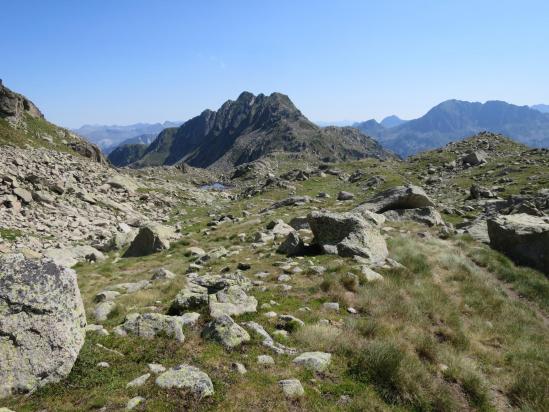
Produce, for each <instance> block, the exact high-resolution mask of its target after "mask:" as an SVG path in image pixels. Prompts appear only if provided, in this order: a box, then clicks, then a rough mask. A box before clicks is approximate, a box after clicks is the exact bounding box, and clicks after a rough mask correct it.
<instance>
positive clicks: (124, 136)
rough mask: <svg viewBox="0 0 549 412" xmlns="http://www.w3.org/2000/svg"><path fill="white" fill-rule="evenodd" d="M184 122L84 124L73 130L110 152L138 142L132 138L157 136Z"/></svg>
mask: <svg viewBox="0 0 549 412" xmlns="http://www.w3.org/2000/svg"><path fill="white" fill-rule="evenodd" d="M182 123H183V122H171V121H165V122H164V123H136V124H131V125H127V126H118V125H84V126H82V127H79V128H78V129H73V132H75V133H76V134H78V135H80V136H83V137H85V138H86V139H88V141H90V142H91V143H94V144H97V145H98V146H99V147H100V148H101V150H102V151H103V152H104V153H105V154H109V153H110V152H111V151H113V150H114V148H116V147H117V146H119V145H121V144H135V143H138V142H136V141H133V140H132V139H136V138H140V137H141V136H146V135H148V136H155V137H156V136H157V135H158V133H160V132H161V131H162V130H164V129H166V128H168V127H177V126H179V125H181V124H182ZM145 140H146V141H148V140H151V139H144V142H145ZM151 141H152V140H151ZM148 143H150V142H148ZM148 143H147V144H148Z"/></svg>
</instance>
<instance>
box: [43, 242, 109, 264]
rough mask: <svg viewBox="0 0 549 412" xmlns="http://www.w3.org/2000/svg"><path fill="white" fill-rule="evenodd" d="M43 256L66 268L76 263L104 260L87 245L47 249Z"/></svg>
mask: <svg viewBox="0 0 549 412" xmlns="http://www.w3.org/2000/svg"><path fill="white" fill-rule="evenodd" d="M44 256H46V257H48V258H50V259H51V260H53V261H54V262H55V263H56V264H58V265H60V266H65V267H68V268H70V267H72V266H74V265H76V264H77V263H78V262H84V261H91V262H98V261H102V260H105V259H106V257H105V255H104V254H103V253H101V252H100V251H99V250H97V249H95V248H93V247H91V246H87V245H82V246H74V247H68V248H60V249H48V250H46V251H45V252H44Z"/></svg>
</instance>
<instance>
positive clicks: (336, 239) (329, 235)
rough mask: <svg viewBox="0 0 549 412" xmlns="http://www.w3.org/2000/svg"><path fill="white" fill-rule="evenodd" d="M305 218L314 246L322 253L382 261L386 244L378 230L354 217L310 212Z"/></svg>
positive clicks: (349, 214)
mask: <svg viewBox="0 0 549 412" xmlns="http://www.w3.org/2000/svg"><path fill="white" fill-rule="evenodd" d="M307 219H308V221H309V226H310V227H311V230H312V232H313V234H314V240H313V241H314V243H315V244H317V245H319V246H320V247H321V248H322V249H323V250H324V252H325V253H333V254H338V255H339V256H346V257H352V256H361V257H364V258H367V259H370V261H372V262H381V261H384V260H385V258H386V257H387V255H388V251H387V244H386V243H385V239H384V238H383V236H382V235H381V234H380V232H379V228H378V227H376V226H373V225H372V224H370V223H368V222H367V221H366V220H364V219H363V218H362V217H361V216H360V215H358V214H355V213H332V212H319V211H313V212H311V213H310V214H309V215H308V216H307Z"/></svg>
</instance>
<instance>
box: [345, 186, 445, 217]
mask: <svg viewBox="0 0 549 412" xmlns="http://www.w3.org/2000/svg"><path fill="white" fill-rule="evenodd" d="M434 205H435V204H434V203H433V201H432V200H431V199H430V198H429V196H427V194H426V193H425V191H424V190H423V189H422V188H421V187H419V186H413V185H409V186H396V187H393V188H391V189H388V190H385V191H383V192H381V193H378V194H377V195H375V196H374V197H373V198H372V199H370V200H368V201H366V202H365V203H363V204H361V205H360V206H358V207H357V208H356V209H355V210H358V211H360V210H361V209H365V210H370V211H372V212H375V213H383V212H385V211H387V210H397V209H415V208H419V207H429V206H434Z"/></svg>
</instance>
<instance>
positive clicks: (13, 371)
mask: <svg viewBox="0 0 549 412" xmlns="http://www.w3.org/2000/svg"><path fill="white" fill-rule="evenodd" d="M85 327H86V316H85V313H84V306H83V304H82V299H81V297H80V291H79V289H78V284H77V282H76V273H75V272H74V271H72V270H71V269H66V268H63V267H60V266H57V265H56V264H55V263H53V262H51V261H31V260H27V259H25V258H23V256H22V255H7V256H5V257H3V258H1V259H0V365H1V367H0V398H1V397H5V396H8V395H10V394H12V393H20V392H29V391H33V390H34V389H36V388H38V387H40V386H43V385H45V384H47V383H50V382H57V381H59V380H61V379H62V378H64V377H65V376H67V375H68V374H69V372H70V371H71V369H72V367H73V365H74V362H75V361H76V358H77V356H78V353H79V352H80V348H81V347H82V345H83V344H84V337H85V329H84V328H85Z"/></svg>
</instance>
